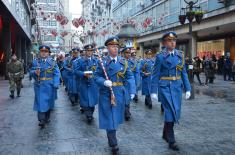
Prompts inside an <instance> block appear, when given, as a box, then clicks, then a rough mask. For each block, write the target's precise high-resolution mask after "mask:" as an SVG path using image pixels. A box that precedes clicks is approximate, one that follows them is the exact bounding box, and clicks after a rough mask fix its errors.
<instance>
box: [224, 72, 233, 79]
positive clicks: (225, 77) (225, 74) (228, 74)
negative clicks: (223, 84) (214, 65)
mask: <svg viewBox="0 0 235 155" xmlns="http://www.w3.org/2000/svg"><path fill="white" fill-rule="evenodd" d="M227 76H228V80H231V76H232V74H231V71H229V70H224V81H226V80H227Z"/></svg>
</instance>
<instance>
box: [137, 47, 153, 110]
mask: <svg viewBox="0 0 235 155" xmlns="http://www.w3.org/2000/svg"><path fill="white" fill-rule="evenodd" d="M145 55H146V59H144V60H143V61H142V62H141V66H140V75H141V77H142V95H145V105H146V106H147V107H148V108H149V109H152V99H151V96H150V84H151V75H152V68H153V65H154V60H153V59H152V50H151V49H148V50H146V51H145Z"/></svg>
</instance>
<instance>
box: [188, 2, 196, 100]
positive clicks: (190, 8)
mask: <svg viewBox="0 0 235 155" xmlns="http://www.w3.org/2000/svg"><path fill="white" fill-rule="evenodd" d="M192 10H193V5H192V4H191V5H190V6H189V11H190V12H191V11H192ZM189 36H190V39H191V46H192V44H193V41H192V37H193V27H192V22H189ZM192 50H193V49H192V47H191V51H189V59H190V64H189V65H193V58H192V55H193V54H192ZM188 74H189V82H190V84H191V97H190V99H194V98H195V91H194V89H195V88H194V79H193V68H189V71H188Z"/></svg>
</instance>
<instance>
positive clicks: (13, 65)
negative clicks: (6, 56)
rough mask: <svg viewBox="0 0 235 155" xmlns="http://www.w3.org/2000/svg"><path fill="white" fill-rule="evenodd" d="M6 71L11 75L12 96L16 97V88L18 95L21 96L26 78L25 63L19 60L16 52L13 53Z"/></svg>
mask: <svg viewBox="0 0 235 155" xmlns="http://www.w3.org/2000/svg"><path fill="white" fill-rule="evenodd" d="M6 73H7V74H8V76H9V84H10V98H12V99H13V98H14V97H15V96H14V94H15V89H16V91H17V96H18V97H20V91H21V86H22V84H21V83H22V79H23V78H24V67H23V64H22V63H21V62H20V61H19V60H17V57H16V55H15V54H13V55H12V57H11V61H10V62H8V63H7V67H6Z"/></svg>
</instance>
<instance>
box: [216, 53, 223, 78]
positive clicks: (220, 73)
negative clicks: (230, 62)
mask: <svg viewBox="0 0 235 155" xmlns="http://www.w3.org/2000/svg"><path fill="white" fill-rule="evenodd" d="M217 64H218V74H219V75H222V74H223V66H224V56H221V57H220V58H219V59H218V63H217Z"/></svg>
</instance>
